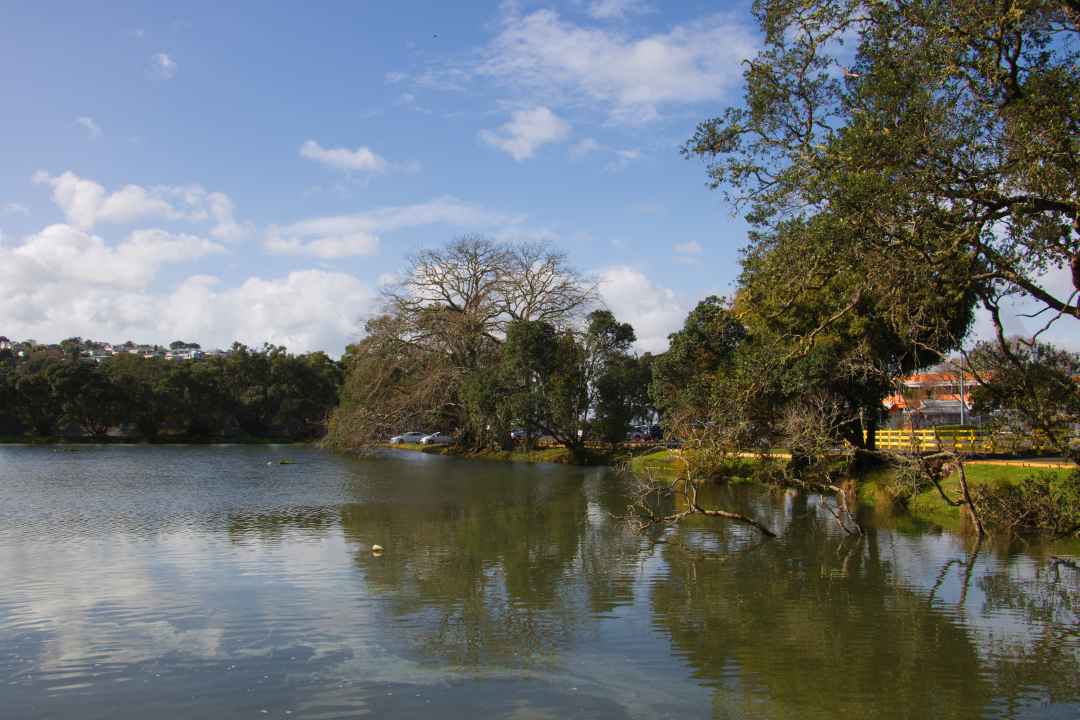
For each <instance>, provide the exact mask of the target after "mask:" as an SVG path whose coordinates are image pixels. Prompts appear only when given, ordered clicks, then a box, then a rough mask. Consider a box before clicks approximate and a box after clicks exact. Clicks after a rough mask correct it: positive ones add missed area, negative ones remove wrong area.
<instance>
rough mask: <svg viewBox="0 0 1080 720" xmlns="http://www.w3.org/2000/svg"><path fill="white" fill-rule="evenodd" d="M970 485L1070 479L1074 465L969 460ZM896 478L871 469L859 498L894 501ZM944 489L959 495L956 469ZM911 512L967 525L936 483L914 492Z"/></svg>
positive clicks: (953, 527)
mask: <svg viewBox="0 0 1080 720" xmlns="http://www.w3.org/2000/svg"><path fill="white" fill-rule="evenodd" d="M964 472H965V473H966V475H967V480H968V486H969V487H970V489H971V491H972V493H976V492H977V491H978V490H979V489H980V488H985V489H988V490H993V491H999V490H1002V489H1007V488H1008V487H1012V488H1017V489H1022V486H1024V485H1025V484H1026V483H1034V482H1038V481H1049V482H1051V483H1053V482H1056V481H1058V482H1059V481H1064V480H1066V479H1067V478H1068V477H1069V475H1070V473H1071V472H1072V470H1071V469H1068V468H1039V467H1037V466H1034V467H1033V466H1024V465H993V464H980V463H969V464H967V465H965V466H964ZM895 482H896V477H895V473H894V471H893V470H891V469H880V470H875V471H872V472H870V473H868V474H867V475H866V476H864V477H863V478H860V480H859V500H860V502H862V503H864V504H866V505H873V506H877V507H882V506H885V505H890V504H892V503H893V495H892V493H891V492H890V490H889V488H891V487H893V486H894V485H895ZM941 487H942V489H943V490H944V491H945V492H946V494H947V495H949V497H951V498H959V497H960V495H961V489H960V474H959V473H957V472H954V473H952V474H951V475H949V476H948V477H946V478H945V479H944V480H943V481H942V483H941ZM906 506H907V512H908V513H909V514H910V515H911V516H912V517H913V518H915V519H917V520H922V521H925V522H930V523H933V524H935V525H940V526H941V527H944V528H948V529H950V530H959V529H961V528H962V527H963V526H964V523H965V520H964V518H963V513H962V508H960V507H956V506H953V505H950V504H949V503H947V502H945V500H944V499H943V498H942V497H941V494H940V493H939V492H938V491H937V490H936V489H935V488H933V487H929V488H925V489H922V490H921V491H920V492H917V493H915V494H913V495H912V496H911V497H910V498H909V499H908V500H907V503H906Z"/></svg>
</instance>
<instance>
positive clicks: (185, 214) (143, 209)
mask: <svg viewBox="0 0 1080 720" xmlns="http://www.w3.org/2000/svg"><path fill="white" fill-rule="evenodd" d="M33 181H34V182H35V183H36V184H39V185H49V186H51V187H52V189H53V192H52V197H53V201H54V202H55V203H56V205H57V206H58V207H59V208H60V209H61V210H62V211H63V212H64V215H65V216H66V217H67V219H68V222H70V223H72V224H74V225H75V226H76V227H79V228H82V229H83V230H90V229H92V228H93V227H94V226H95V225H97V224H98V223H99V222H101V223H132V222H135V221H137V220H147V219H157V220H171V221H176V220H186V221H189V222H202V221H205V220H207V219H213V220H214V221H215V222H216V225H215V226H214V227H213V228H212V229H211V230H210V234H211V235H213V236H214V237H216V238H219V239H222V240H239V239H243V238H245V237H248V236H250V235H251V234H253V232H254V228H253V227H252V226H251V224H250V223H243V224H242V223H237V222H236V220H235V218H234V216H233V213H234V206H233V202H232V200H231V199H230V198H229V197H228V196H227V195H225V194H224V193H219V192H208V191H207V190H206V189H205V188H203V187H202V186H201V185H187V186H172V185H159V186H155V187H151V188H146V187H143V186H141V185H125V186H123V187H122V188H120V189H119V190H115V191H113V192H111V193H110V192H107V191H106V190H105V187H104V186H103V185H101V184H100V183H97V182H94V181H93V180H88V179H86V178H82V177H79V176H78V175H76V174H75V173H73V172H71V171H70V170H69V171H67V172H65V173H63V174H61V175H57V176H55V177H54V176H51V175H49V174H48V173H47V172H45V171H44V170H39V171H38V172H36V173H34V177H33Z"/></svg>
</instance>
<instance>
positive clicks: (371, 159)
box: [300, 140, 387, 173]
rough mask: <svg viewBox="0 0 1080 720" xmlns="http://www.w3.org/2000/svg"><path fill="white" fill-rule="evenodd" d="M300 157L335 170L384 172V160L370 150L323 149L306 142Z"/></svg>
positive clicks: (359, 148)
mask: <svg viewBox="0 0 1080 720" xmlns="http://www.w3.org/2000/svg"><path fill="white" fill-rule="evenodd" d="M300 157H302V158H307V159H308V160H314V161H315V162H317V163H319V164H321V165H325V166H327V167H331V168H335V169H337V170H356V171H360V172H369V173H382V172H386V169H387V163H386V160H385V159H383V158H382V157H380V156H379V155H376V154H375V153H374V152H373V151H372V150H371V148H368V147H363V146H361V147H358V148H356V149H355V150H350V149H349V148H344V147H340V148H324V147H323V146H321V145H320V144H319V143H318V142H316V141H314V140H308V141H306V142H305V143H304V144H303V145H301V146H300Z"/></svg>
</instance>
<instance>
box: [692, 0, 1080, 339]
mask: <svg viewBox="0 0 1080 720" xmlns="http://www.w3.org/2000/svg"><path fill="white" fill-rule="evenodd" d="M1078 8H1080V6H1078V4H1077V3H1076V2H1075V0H1003V1H1001V2H987V0H950V1H948V2H945V1H943V0H875V1H874V2H865V1H864V0H758V1H757V2H756V4H755V14H756V16H757V18H758V20H759V21H760V24H761V27H762V30H763V31H764V34H765V43H764V48H763V50H762V51H761V52H760V53H759V54H758V55H757V56H756V57H755V58H753V59H752V60H750V61H749V63H748V65H747V70H746V99H745V103H744V104H743V105H741V106H738V107H733V108H729V109H728V110H727V111H726V112H724V113H723V114H722V115H721V116H719V117H716V118H713V119H711V120H708V121H706V122H703V123H702V124H701V125H700V126H699V127H698V129H697V131H696V132H695V134H694V136H693V137H692V138H691V140H690V141H689V142H688V143H687V145H686V146H685V152H686V153H687V154H688V155H691V156H699V157H702V158H705V159H706V160H708V163H709V164H708V172H709V175H710V179H711V183H712V184H713V185H714V186H715V187H717V188H721V189H722V190H723V191H724V192H725V193H726V194H727V195H728V197H729V198H731V199H732V200H733V201H735V202H736V203H737V204H738V206H739V207H742V208H743V209H745V210H746V211H747V214H748V218H749V219H750V220H751V222H753V223H754V224H755V225H757V226H758V227H759V228H761V229H762V230H763V234H762V235H760V236H759V238H770V237H775V236H776V234H777V232H778V231H779V230H780V228H781V227H782V225H783V223H785V222H787V221H790V220H792V219H796V220H798V219H805V218H807V217H810V216H812V215H815V214H818V213H821V212H828V213H829V214H830V216H831V221H830V222H831V223H834V224H835V226H837V227H840V228H842V229H843V231H844V232H843V234H844V235H845V236H846V237H848V238H850V239H852V240H853V241H852V242H848V243H847V244H846V245H845V247H843V248H842V253H841V254H833V255H829V256H824V255H817V256H808V257H807V260H806V262H805V263H803V267H804V268H805V279H804V280H802V281H799V282H795V283H791V284H789V285H788V286H787V289H788V290H789V291H790V292H792V293H799V292H804V291H806V290H804V287H803V286H806V288H810V290H808V291H810V292H812V288H814V287H815V286H816V285H817V284H819V283H820V282H821V281H822V280H823V279H825V278H828V277H829V276H830V275H831V274H832V273H834V272H835V270H836V265H837V263H838V262H839V263H840V264H841V265H842V266H846V267H858V268H861V270H862V278H863V280H864V281H865V284H866V285H867V286H871V287H872V286H877V287H879V288H883V287H888V286H890V285H891V286H892V287H895V288H899V289H911V288H919V287H930V286H933V285H934V284H937V285H939V286H940V288H942V289H943V290H944V292H945V293H946V295H947V296H948V297H954V298H960V297H962V296H965V295H967V294H968V293H973V294H974V295H975V296H976V297H977V298H978V300H979V301H980V302H981V304H982V305H983V306H985V307H986V308H988V309H989V310H990V311H991V314H992V316H993V317H994V319H995V320H996V321H998V322H1000V320H999V307H1000V304H1001V302H1002V300H1003V298H1005V297H1006V296H1009V295H1014V294H1023V295H1026V296H1028V297H1029V298H1031V299H1033V300H1034V301H1035V302H1037V303H1039V304H1040V305H1041V306H1042V307H1043V308H1044V309H1045V311H1046V314H1045V315H1044V316H1043V317H1046V318H1047V319H1048V320H1050V319H1053V318H1058V317H1064V318H1068V320H1065V321H1066V322H1075V321H1077V320H1078V319H1080V303H1078V302H1077V297H1078V295H1080V53H1078V42H1077V39H1078V33H1080V9H1078ZM760 241H761V240H760V239H759V240H755V241H754V243H755V244H756V243H758V242H760ZM1051 274H1054V275H1064V276H1065V278H1066V279H1067V281H1066V282H1065V283H1063V284H1061V285H1060V286H1055V284H1054V283H1053V282H1052V281H1051V280H1050V275H1051ZM909 304H910V299H909V298H907V297H904V296H903V295H901V294H900V293H896V294H895V295H894V296H892V297H890V296H888V295H881V296H880V297H879V301H878V309H879V311H880V312H883V313H884V315H883V317H885V318H886V319H888V320H889V321H891V322H896V321H897V320H898V318H899V315H900V313H898V312H896V311H895V308H897V307H903V306H904V305H909ZM830 317H831V316H830ZM826 319H828V318H826ZM894 330H895V331H896V332H910V334H911V335H913V336H918V335H919V334H920V333H921V332H923V330H924V328H922V327H919V326H916V327H908V326H905V325H904V324H903V323H900V322H897V323H896V325H895V327H894ZM949 340H950V338H947V337H942V338H937V342H936V343H935V345H936V347H935V349H938V350H943V349H947V348H948V346H949V344H950V343H949ZM951 340H952V341H953V343H955V340H956V339H955V338H952V339H951Z"/></svg>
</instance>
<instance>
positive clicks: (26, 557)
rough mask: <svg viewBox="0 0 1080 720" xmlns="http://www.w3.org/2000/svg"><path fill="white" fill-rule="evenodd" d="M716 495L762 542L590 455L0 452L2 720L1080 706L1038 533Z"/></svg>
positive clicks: (1067, 611)
mask: <svg viewBox="0 0 1080 720" xmlns="http://www.w3.org/2000/svg"><path fill="white" fill-rule="evenodd" d="M281 457H288V458H290V459H292V460H295V461H297V464H295V465H276V464H275V465H269V466H268V465H267V462H268V461H270V460H274V459H278V458H281ZM727 501H728V502H732V503H737V504H740V505H741V506H742V507H744V508H745V509H747V510H751V511H753V512H755V513H756V514H758V515H759V516H761V517H763V518H767V520H768V522H769V524H770V525H771V526H773V527H774V528H776V529H778V530H781V531H782V537H781V539H780V540H778V541H773V542H768V543H760V542H758V539H757V538H756V537H755V536H754V535H753V534H752V533H751V532H748V531H745V530H743V529H742V528H739V527H733V526H730V525H724V524H720V523H714V522H710V523H698V524H693V525H689V526H686V527H683V528H681V529H679V530H678V531H674V532H672V533H670V534H669V535H667V536H665V537H663V538H659V539H657V538H652V539H650V538H642V537H638V536H635V535H633V534H630V533H628V532H627V531H626V530H625V528H624V526H623V525H622V524H621V523H619V522H618V521H616V520H614V519H613V518H612V514H619V513H621V512H623V510H624V509H625V506H626V498H625V497H624V496H623V494H622V490H621V484H620V482H619V481H618V480H617V479H616V478H614V477H613V476H612V475H611V474H609V473H608V472H606V471H603V470H597V469H576V468H567V467H562V466H519V465H509V464H501V463H482V462H468V461H456V460H449V459H445V458H438V457H430V456H425V455H418V454H401V455H397V456H392V457H389V458H386V459H381V460H368V461H358V460H350V459H345V458H341V457H337V456H334V455H331V454H327V453H323V452H319V451H316V450H309V449H298V448H291V447H290V448H265V447H261V448H259V447H257V448H243V447H220V448H198V447H157V448H147V447H141V448H140V447H102V448H84V449H82V450H80V451H79V452H74V453H65V452H54V451H53V450H52V449H50V448H20V447H7V448H0V718H4V719H5V720H6V719H7V718H19V719H21V718H110V719H115V718H119V719H125V720H126V719H129V718H130V719H134V718H152V719H154V720H170V719H172V718H265V717H282V718H283V717H289V718H337V717H357V716H362V715H364V714H370V715H371V716H373V717H410V718H411V717H415V718H431V717H435V718H457V717H462V718H465V717H477V716H481V717H485V718H522V719H524V718H560V719H563V718H578V717H582V718H647V717H673V718H675V717H677V718H698V717H713V718H789V717H790V718H833V717H844V718H924V717H934V718H969V717H970V718H974V717H1008V718H1028V717H1058V718H1076V717H1080V617H1078V614H1080V606H1078V602H1080V575H1078V574H1077V572H1076V571H1075V570H1072V569H1070V568H1068V567H1063V566H1060V565H1059V566H1055V565H1053V564H1052V563H1050V561H1049V560H1048V557H1047V551H1046V549H1045V548H1040V547H1038V546H1026V547H1021V548H1016V547H1014V548H1012V549H1008V548H1002V547H990V546H989V545H986V546H984V547H983V548H982V549H981V550H980V551H979V553H978V554H977V555H975V556H972V553H971V547H970V545H969V544H968V543H967V542H966V541H965V540H964V539H962V538H958V537H956V536H952V535H949V534H942V533H937V532H933V531H926V530H917V529H912V528H910V527H907V528H905V529H895V528H893V529H890V527H889V526H895V525H896V523H894V522H892V521H888V520H882V521H880V522H879V525H878V526H877V527H873V528H872V529H871V532H870V533H869V534H868V535H867V537H866V538H865V539H863V540H861V541H859V540H852V539H848V538H845V537H844V536H843V534H842V533H840V532H839V531H838V529H837V528H836V525H835V523H834V521H833V519H832V517H831V516H830V515H829V514H828V513H827V512H825V511H824V510H822V509H821V508H820V507H819V503H820V500H819V499H818V498H815V497H813V496H810V497H806V496H793V495H784V494H768V493H762V492H760V491H750V490H743V491H740V492H738V493H733V494H732V495H731V496H730V497H728V498H727ZM900 527H901V528H904V524H902V523H901V524H900ZM658 540H659V541H658ZM373 543H377V544H380V545H383V546H385V548H386V552H385V554H384V555H382V556H381V557H373V556H372V554H371V552H370V546H371V545H372V544H373Z"/></svg>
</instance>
